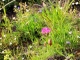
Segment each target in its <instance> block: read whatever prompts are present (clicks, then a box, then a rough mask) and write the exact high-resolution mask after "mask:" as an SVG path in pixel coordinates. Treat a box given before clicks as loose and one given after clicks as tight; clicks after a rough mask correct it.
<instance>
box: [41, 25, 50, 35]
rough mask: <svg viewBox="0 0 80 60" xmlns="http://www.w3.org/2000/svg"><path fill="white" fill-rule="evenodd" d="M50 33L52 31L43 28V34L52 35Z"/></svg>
mask: <svg viewBox="0 0 80 60" xmlns="http://www.w3.org/2000/svg"><path fill="white" fill-rule="evenodd" d="M50 31H51V30H50V29H49V28H48V27H44V28H42V30H41V33H42V34H48V33H50Z"/></svg>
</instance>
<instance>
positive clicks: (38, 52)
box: [0, 3, 79, 60]
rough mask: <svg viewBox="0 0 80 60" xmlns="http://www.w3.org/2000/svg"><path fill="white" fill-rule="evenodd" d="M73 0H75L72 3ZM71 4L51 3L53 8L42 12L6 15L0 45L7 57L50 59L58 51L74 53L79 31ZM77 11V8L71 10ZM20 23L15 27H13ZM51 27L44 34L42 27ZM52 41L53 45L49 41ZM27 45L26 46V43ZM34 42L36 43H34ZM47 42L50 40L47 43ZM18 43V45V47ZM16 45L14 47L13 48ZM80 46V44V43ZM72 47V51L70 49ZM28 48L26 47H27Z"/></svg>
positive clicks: (64, 53)
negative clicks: (58, 4) (59, 4)
mask: <svg viewBox="0 0 80 60" xmlns="http://www.w3.org/2000/svg"><path fill="white" fill-rule="evenodd" d="M70 4H71V3H70ZM68 7H69V6H68V5H66V7H64V8H63V9H60V6H56V7H54V6H53V5H52V3H51V5H50V6H49V8H47V7H44V8H43V10H42V12H40V13H36V12H34V13H32V12H33V11H30V12H25V13H24V14H22V11H21V10H20V11H17V18H16V19H15V20H13V21H11V22H10V20H9V19H8V18H7V17H6V12H5V10H4V12H5V14H4V16H3V19H4V21H5V23H3V24H1V26H4V28H3V29H2V39H1V40H0V43H2V45H0V46H1V47H0V49H1V51H0V52H2V51H4V53H3V54H5V55H4V60H6V59H9V60H10V58H11V59H12V60H14V59H16V60H22V58H24V59H28V60H47V59H48V58H49V57H51V56H52V57H53V56H54V55H56V54H57V55H60V56H64V57H65V58H66V57H70V58H71V59H72V57H74V55H73V49H75V48H76V47H77V45H78V43H79V38H77V36H79V33H78V31H77V30H76V29H75V28H74V27H73V23H75V22H74V20H77V19H75V18H74V13H68V11H67V10H68ZM71 12H73V11H71ZM14 26H16V29H15V31H13V30H12V27H14ZM44 27H48V28H50V30H51V32H50V33H49V34H46V35H43V34H42V33H41V30H42V28H44ZM49 40H51V41H52V45H51V46H50V45H49V43H48V41H49ZM23 42H24V43H26V42H27V43H26V44H25V45H26V47H24V43H23ZM31 42H32V43H31ZM44 43H46V44H45V45H44ZM16 46H17V47H16ZM11 48H12V49H11ZM77 48H78V47H77ZM69 49H70V50H71V51H68V52H67V50H69ZM25 50H26V51H25Z"/></svg>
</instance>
